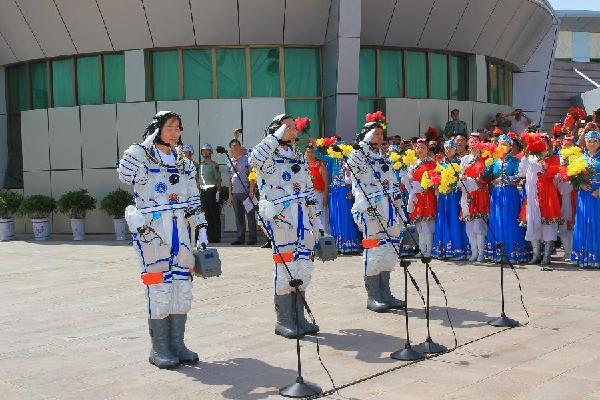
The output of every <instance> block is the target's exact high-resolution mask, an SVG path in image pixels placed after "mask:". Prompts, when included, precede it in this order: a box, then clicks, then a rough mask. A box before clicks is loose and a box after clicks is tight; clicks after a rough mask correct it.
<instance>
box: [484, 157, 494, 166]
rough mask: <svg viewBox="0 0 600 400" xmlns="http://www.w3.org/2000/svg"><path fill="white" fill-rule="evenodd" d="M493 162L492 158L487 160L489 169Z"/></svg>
mask: <svg viewBox="0 0 600 400" xmlns="http://www.w3.org/2000/svg"><path fill="white" fill-rule="evenodd" d="M493 162H494V159H493V158H491V157H490V158H488V159H486V160H485V166H486V167H489V166H490V165H492V163H493Z"/></svg>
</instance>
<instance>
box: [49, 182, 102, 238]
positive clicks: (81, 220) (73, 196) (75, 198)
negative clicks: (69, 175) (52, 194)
mask: <svg viewBox="0 0 600 400" xmlns="http://www.w3.org/2000/svg"><path fill="white" fill-rule="evenodd" d="M95 208H96V199H95V198H93V197H92V196H90V195H89V194H88V191H87V190H86V189H80V190H74V191H72V192H66V193H65V194H63V195H62V196H60V198H59V199H58V211H60V212H61V213H63V214H67V215H68V216H69V218H71V231H72V232H73V240H84V239H85V215H86V213H87V212H88V211H92V210H94V209H95Z"/></svg>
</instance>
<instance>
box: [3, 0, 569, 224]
mask: <svg viewBox="0 0 600 400" xmlns="http://www.w3.org/2000/svg"><path fill="white" fill-rule="evenodd" d="M557 26H558V22H557V19H556V17H555V14H554V11H553V10H552V8H551V7H550V6H549V5H548V4H547V3H546V2H545V1H542V0H536V1H534V0H478V1H469V0H422V1H414V0H377V1H375V0H362V1H361V0H286V1H284V0H219V1H210V0H169V1H166V0H125V1H122V0H119V1H117V0H77V1H75V0H52V1H51V0H15V1H6V2H0V86H1V85H4V88H3V89H0V93H6V95H5V96H0V140H1V141H2V142H3V143H4V142H6V143H7V146H2V147H1V149H2V150H0V151H1V152H0V184H2V185H3V186H4V187H6V188H12V189H23V191H24V192H25V193H26V194H33V193H42V194H51V195H52V196H54V197H58V196H60V195H61V194H62V193H64V192H65V191H67V190H73V189H79V188H82V187H83V188H87V189H88V190H89V191H90V193H92V194H93V195H95V196H97V197H102V196H103V195H104V194H106V193H107V192H108V191H110V190H112V189H114V188H115V187H117V186H118V182H117V180H116V179H115V173H114V170H113V169H114V165H115V162H116V160H117V157H118V154H119V153H121V152H122V151H123V150H124V149H125V148H126V147H127V146H128V145H129V144H131V143H132V142H134V141H137V140H139V139H140V137H141V134H142V131H143V128H144V126H145V125H146V123H147V122H148V121H149V120H150V118H151V116H152V115H153V114H154V113H155V112H156V111H157V110H161V109H171V110H174V111H177V112H179V113H181V114H182V116H183V122H184V140H185V141H186V142H187V143H191V144H193V145H194V147H195V148H196V149H198V147H199V145H200V144H201V143H205V142H208V143H212V144H213V145H226V144H227V142H228V140H229V138H230V137H231V132H232V131H233V130H234V129H236V128H240V127H241V128H243V132H244V137H243V141H244V143H245V144H246V145H247V146H251V145H253V144H254V143H256V142H257V141H258V140H259V138H260V137H261V136H262V132H263V129H264V127H265V125H266V124H267V122H268V121H270V119H271V118H272V116H273V115H275V114H278V113H281V112H284V111H285V112H288V113H291V114H295V115H307V116H309V117H310V118H311V119H312V121H313V123H312V124H311V129H310V131H309V132H308V133H307V134H306V136H305V137H304V139H308V137H311V136H312V137H316V136H320V135H332V134H339V135H341V136H342V137H345V138H347V139H350V138H352V137H353V136H354V132H355V130H356V127H357V125H359V124H360V123H361V118H362V115H364V113H366V112H369V111H373V110H375V109H383V110H385V112H386V115H387V116H388V120H389V131H390V133H392V134H400V135H402V136H405V137H410V136H415V135H418V134H419V133H423V132H425V130H427V128H428V127H429V126H433V127H436V128H441V127H443V125H444V123H445V122H446V121H447V119H448V114H449V110H451V109H454V108H458V109H459V110H461V117H462V119H463V120H465V121H466V122H467V124H468V125H469V127H470V128H472V129H475V128H478V127H484V126H485V125H486V124H487V122H488V121H489V120H490V119H491V118H492V117H493V115H494V114H495V113H496V112H507V111H509V110H512V109H513V108H514V107H520V108H523V109H524V110H525V111H526V112H527V113H528V114H529V115H530V116H532V117H533V118H534V120H537V121H538V122H539V121H541V119H542V116H543V113H544V104H545V96H546V93H547V88H546V86H547V75H548V71H549V70H550V68H551V63H552V59H553V57H552V56H553V52H554V48H555V41H556V29H557ZM218 161H220V162H224V160H223V159H218ZM228 220H230V217H228ZM53 221H54V222H53V229H54V231H55V232H68V231H69V226H68V223H67V220H66V218H64V217H62V216H59V215H56V216H55V217H54V218H53ZM229 222H230V221H229ZM25 226H26V224H23V229H25ZM88 230H89V231H90V232H109V231H110V230H111V223H110V221H109V220H108V218H106V217H105V216H103V215H102V214H101V213H99V212H94V213H92V215H90V216H89V217H88Z"/></svg>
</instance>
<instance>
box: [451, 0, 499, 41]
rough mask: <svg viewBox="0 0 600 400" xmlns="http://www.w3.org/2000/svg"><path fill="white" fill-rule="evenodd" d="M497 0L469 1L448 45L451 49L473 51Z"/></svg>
mask: <svg viewBox="0 0 600 400" xmlns="http://www.w3.org/2000/svg"><path fill="white" fill-rule="evenodd" d="M496 3H497V0H477V1H471V2H469V5H468V6H467V9H466V10H465V13H464V15H463V17H462V19H461V20H460V23H459V24H458V27H457V29H456V32H454V36H452V40H450V43H449V45H448V48H449V49H450V50H457V51H465V52H471V50H472V49H473V46H475V42H476V41H477V37H478V36H479V33H480V32H481V30H482V29H483V27H484V26H485V23H486V22H487V19H488V18H487V17H488V16H489V15H490V13H491V12H492V10H493V9H494V6H495V5H496Z"/></svg>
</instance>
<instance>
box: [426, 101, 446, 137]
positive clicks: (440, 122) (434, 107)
mask: <svg viewBox="0 0 600 400" xmlns="http://www.w3.org/2000/svg"><path fill="white" fill-rule="evenodd" d="M446 122H448V100H435V99H428V100H419V129H420V131H419V133H420V135H421V136H423V135H424V134H425V132H426V131H427V129H428V128H429V127H432V128H435V129H436V130H437V131H438V132H441V131H442V130H443V129H444V126H445V125H446Z"/></svg>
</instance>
